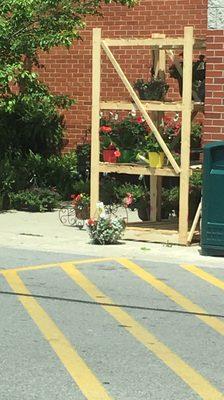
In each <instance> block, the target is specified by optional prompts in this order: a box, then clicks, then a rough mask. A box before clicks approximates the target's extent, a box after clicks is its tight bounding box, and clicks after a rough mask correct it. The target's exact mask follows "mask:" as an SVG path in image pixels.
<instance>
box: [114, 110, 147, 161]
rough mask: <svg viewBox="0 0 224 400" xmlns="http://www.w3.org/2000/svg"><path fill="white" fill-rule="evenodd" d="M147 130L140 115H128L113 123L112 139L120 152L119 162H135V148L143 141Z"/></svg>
mask: <svg viewBox="0 0 224 400" xmlns="http://www.w3.org/2000/svg"><path fill="white" fill-rule="evenodd" d="M148 130H149V128H148V126H147V124H146V123H145V121H144V120H143V119H142V117H140V116H139V117H133V116H132V115H128V116H127V117H125V118H123V119H122V120H120V121H119V120H118V121H115V122H114V123H113V126H112V140H113V141H114V143H116V146H117V148H118V149H119V151H120V153H121V154H120V157H119V162H124V163H131V162H135V158H136V148H137V147H139V146H140V145H141V144H142V143H143V141H144V137H145V135H146V134H147V133H148Z"/></svg>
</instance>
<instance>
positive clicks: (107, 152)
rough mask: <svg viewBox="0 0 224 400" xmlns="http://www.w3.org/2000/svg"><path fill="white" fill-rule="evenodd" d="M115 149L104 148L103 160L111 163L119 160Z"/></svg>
mask: <svg viewBox="0 0 224 400" xmlns="http://www.w3.org/2000/svg"><path fill="white" fill-rule="evenodd" d="M115 151H116V150H114V149H104V150H103V161H105V162H109V163H116V162H117V157H116V155H115Z"/></svg>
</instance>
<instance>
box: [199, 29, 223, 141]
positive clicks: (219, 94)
mask: <svg viewBox="0 0 224 400" xmlns="http://www.w3.org/2000/svg"><path fill="white" fill-rule="evenodd" d="M206 55H207V73H206V103H205V123H204V138H203V139H204V142H209V141H213V140H224V30H211V31H208V33H207V52H206Z"/></svg>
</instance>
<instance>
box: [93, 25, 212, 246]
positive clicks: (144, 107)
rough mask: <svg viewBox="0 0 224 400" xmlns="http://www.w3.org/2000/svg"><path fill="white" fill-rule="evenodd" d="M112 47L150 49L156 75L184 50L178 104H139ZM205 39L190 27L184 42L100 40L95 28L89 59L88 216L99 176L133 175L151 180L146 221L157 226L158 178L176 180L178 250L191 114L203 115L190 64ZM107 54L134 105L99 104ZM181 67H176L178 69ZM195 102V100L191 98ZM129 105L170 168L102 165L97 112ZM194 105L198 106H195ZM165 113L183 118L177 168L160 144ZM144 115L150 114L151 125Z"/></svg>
mask: <svg viewBox="0 0 224 400" xmlns="http://www.w3.org/2000/svg"><path fill="white" fill-rule="evenodd" d="M113 46H120V47H123V46H149V47H150V48H151V51H152V52H153V59H154V70H155V73H156V75H158V74H159V73H161V72H163V73H164V71H165V64H166V53H167V54H168V56H169V57H170V58H172V57H173V60H174V55H173V49H182V50H183V71H182V76H183V96H182V101H176V102H160V101H142V100H140V99H139V97H138V96H137V94H136V92H135V91H134V89H133V87H132V85H131V84H130V82H129V81H128V79H127V77H126V76H125V74H124V72H123V70H122V69H121V67H120V65H119V64H118V62H117V60H116V59H115V57H114V55H113V53H112V52H111V50H110V47H113ZM204 48H205V44H204V41H203V40H200V39H195V38H194V36H193V27H185V28H184V37H180V38H168V37H165V35H160V34H155V35H152V37H151V38H149V39H102V38H101V29H99V28H95V29H93V55H92V57H93V58H92V138H91V216H92V217H93V216H94V214H95V212H96V203H97V201H98V200H99V175H100V173H101V172H104V173H111V172H116V173H125V174H136V175H150V195H151V204H152V207H151V212H150V220H151V221H156V218H157V212H156V210H157V204H158V201H159V193H160V190H159V188H160V187H161V178H160V177H162V176H174V177H179V178H180V198H179V204H180V207H179V209H180V213H179V239H178V243H179V244H181V245H187V244H188V207H189V205H188V203H189V177H190V175H191V169H190V133H191V120H192V114H193V113H194V115H195V113H196V112H197V111H199V110H202V107H201V106H202V105H201V104H197V105H196V104H195V102H194V101H192V60H193V50H194V49H204ZM102 50H103V51H104V53H105V54H106V55H107V57H108V59H109V60H110V62H111V64H112V65H113V67H114V69H115V70H116V72H117V74H118V75H119V77H120V79H121V80H122V82H123V84H124V86H125V87H126V89H127V91H128V92H129V94H130V97H131V98H132V102H131V101H130V102H125V101H121V102H119V101H106V102H105V101H102V102H101V99H100V82H101V51H102ZM178 68H180V66H178ZM194 98H195V97H194ZM133 104H134V106H135V107H136V109H138V110H139V112H140V113H141V115H142V116H143V118H144V119H145V121H146V123H147V124H148V126H149V127H150V129H151V131H152V132H153V133H154V135H155V138H156V139H157V141H158V143H159V144H160V146H161V148H162V150H163V151H164V153H165V155H166V157H167V159H168V161H169V162H170V164H171V166H170V167H165V168H158V169H154V168H150V167H149V166H147V165H139V164H123V163H122V164H121V163H120V164H119V163H117V164H109V163H104V162H100V141H99V124H100V121H99V115H100V111H101V110H132V109H133ZM195 105H196V106H197V107H195ZM164 111H176V112H181V113H182V129H181V163H180V166H179V165H178V164H177V162H176V161H175V159H174V157H173V155H172V153H171V152H170V150H169V148H168V147H167V145H166V143H165V142H164V140H163V138H162V137H161V135H160V132H159V125H160V121H161V113H163V112H164ZM148 112H152V113H153V117H154V121H153V120H152V118H151V117H150V116H149V114H148Z"/></svg>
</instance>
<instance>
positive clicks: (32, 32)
mask: <svg viewBox="0 0 224 400" xmlns="http://www.w3.org/2000/svg"><path fill="white" fill-rule="evenodd" d="M136 1H137V0H0V152H1V153H2V152H5V151H7V148H9V149H10V150H12V149H13V148H16V147H17V148H18V149H19V150H20V151H22V150H23V149H24V151H25V152H26V151H28V150H29V149H31V150H32V151H34V152H38V151H40V148H41V149H42V151H41V152H42V153H43V152H44V153H45V154H48V153H49V152H52V151H54V152H57V151H59V150H60V146H61V143H62V134H63V118H61V116H60V115H59V113H58V110H59V109H67V108H69V107H70V106H71V105H72V104H73V102H74V100H71V99H70V98H69V97H67V96H63V95H53V94H51V93H50V92H49V89H48V87H47V86H46V85H45V84H43V83H42V82H41V81H40V80H39V76H38V72H37V71H38V68H41V67H42V65H41V63H40V59H39V54H40V53H41V52H49V51H50V49H51V48H53V47H55V46H66V47H70V46H71V45H72V43H73V42H74V40H77V39H79V38H80V32H81V31H82V30H83V29H84V28H85V18H86V16H88V15H99V14H100V13H101V5H102V4H103V3H104V4H109V3H118V4H122V5H127V6H129V7H131V6H133V5H134V4H135V3H136ZM33 67H35V70H33ZM47 135H48V136H49V137H48V138H47ZM54 144H55V146H54ZM43 149H45V151H43Z"/></svg>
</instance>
